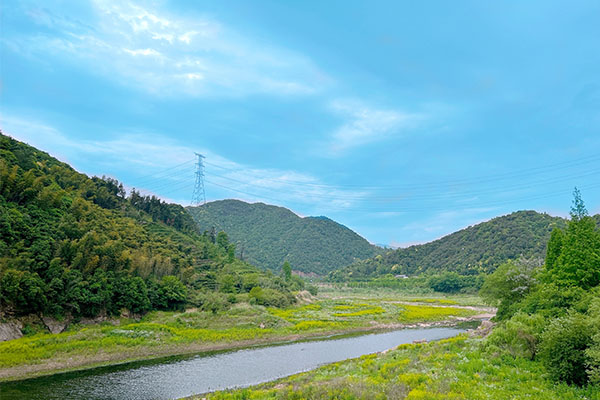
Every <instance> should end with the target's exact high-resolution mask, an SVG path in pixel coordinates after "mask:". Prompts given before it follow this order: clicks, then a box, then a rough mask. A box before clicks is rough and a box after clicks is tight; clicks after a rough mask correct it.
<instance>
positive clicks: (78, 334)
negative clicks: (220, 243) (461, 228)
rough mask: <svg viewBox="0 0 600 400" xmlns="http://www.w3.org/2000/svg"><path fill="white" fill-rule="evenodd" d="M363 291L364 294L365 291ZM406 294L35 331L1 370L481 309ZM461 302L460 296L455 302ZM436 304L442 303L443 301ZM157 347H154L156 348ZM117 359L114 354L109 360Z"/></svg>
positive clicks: (2, 353)
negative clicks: (407, 299) (407, 300)
mask: <svg viewBox="0 0 600 400" xmlns="http://www.w3.org/2000/svg"><path fill="white" fill-rule="evenodd" d="M363 294H364V293H363ZM403 299H404V298H403V297H402V296H396V297H394V296H386V297H385V298H383V299H378V298H377V297H376V296H372V295H369V296H348V297H337V298H332V297H329V296H324V297H322V300H320V301H318V302H316V303H312V304H305V305H300V306H295V307H290V308H287V309H278V308H264V307H262V306H251V305H249V304H247V303H238V304H236V305H235V306H234V307H233V308H232V309H230V310H228V311H227V312H224V313H218V314H212V313H210V312H202V311H195V310H188V312H158V311H156V312H151V313H149V314H147V315H146V316H144V318H143V319H142V320H141V321H137V322H136V321H132V320H128V319H124V318H123V319H121V320H120V321H117V323H116V325H113V324H110V323H104V324H101V325H87V326H82V325H73V326H71V327H70V328H69V331H68V332H64V333H60V334H57V335H52V334H48V333H36V334H33V335H31V336H27V337H24V338H21V339H17V340H11V341H7V342H1V343H0V368H9V367H16V366H23V365H31V364H44V363H47V362H48V361H50V360H52V361H53V362H54V363H57V362H58V363H61V362H63V364H68V363H69V360H70V359H71V358H73V357H75V358H79V359H86V360H87V359H89V360H90V364H93V362H94V359H98V358H99V357H100V356H103V357H104V358H109V359H118V358H119V357H120V355H121V354H122V356H123V359H125V358H132V357H133V358H135V357H140V354H142V355H143V356H144V357H146V355H145V354H153V352H154V351H155V350H156V352H157V353H159V352H160V353H161V354H165V353H170V354H175V353H177V352H178V350H177V349H178V348H180V349H184V351H190V350H189V348H190V346H192V345H193V346H196V347H198V346H204V345H206V346H211V345H216V344H219V345H229V344H231V345H235V344H236V343H241V342H249V341H264V340H271V339H272V340H273V341H276V340H278V339H279V338H285V337H290V336H294V335H298V334H300V335H302V336H306V337H308V336H315V335H319V334H321V333H327V334H330V333H334V332H340V333H342V332H349V331H352V330H358V329H375V328H377V327H378V326H381V327H383V326H388V327H389V326H390V325H393V324H401V323H415V322H431V321H441V320H448V319H452V318H453V317H460V316H467V315H472V314H474V313H476V312H475V311H472V310H466V309H462V308H457V307H441V306H437V307H435V306H431V305H418V304H400V303H399V301H404V300H403ZM453 301H454V300H453ZM436 302H437V301H436ZM153 349H155V350H153ZM108 356H110V357H108Z"/></svg>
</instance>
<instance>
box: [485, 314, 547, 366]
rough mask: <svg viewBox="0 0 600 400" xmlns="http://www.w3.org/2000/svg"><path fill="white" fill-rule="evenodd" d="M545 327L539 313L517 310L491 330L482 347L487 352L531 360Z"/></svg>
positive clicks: (544, 322)
mask: <svg viewBox="0 0 600 400" xmlns="http://www.w3.org/2000/svg"><path fill="white" fill-rule="evenodd" d="M545 327H546V321H545V319H544V317H542V316H541V315H537V314H534V315H527V314H525V313H521V312H519V313H517V314H515V315H514V316H513V317H512V318H511V319H509V320H507V321H505V322H504V323H503V324H501V325H499V326H497V327H496V328H495V329H494V330H493V331H492V333H491V334H490V335H489V336H488V337H487V340H486V341H485V344H484V348H485V349H486V351H488V352H493V353H500V354H509V355H510V356H512V357H515V358H516V357H522V358H527V359H530V360H533V359H534V358H535V356H536V354H537V350H538V344H539V341H540V338H541V335H542V332H543V331H544V328H545Z"/></svg>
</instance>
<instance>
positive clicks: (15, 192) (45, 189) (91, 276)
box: [0, 135, 301, 317]
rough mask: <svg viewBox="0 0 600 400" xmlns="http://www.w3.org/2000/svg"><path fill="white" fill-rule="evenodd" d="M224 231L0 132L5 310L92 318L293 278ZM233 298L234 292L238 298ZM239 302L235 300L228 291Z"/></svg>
mask: <svg viewBox="0 0 600 400" xmlns="http://www.w3.org/2000/svg"><path fill="white" fill-rule="evenodd" d="M234 251H235V248H234V245H233V244H231V243H230V242H229V239H228V237H227V235H226V234H225V233H224V232H221V233H219V234H218V235H208V234H207V235H201V234H199V233H198V232H197V229H196V225H195V223H194V221H193V219H192V218H191V217H190V215H189V214H188V213H187V212H186V211H185V209H184V208H183V207H181V206H179V205H176V204H168V203H165V202H162V201H160V200H159V199H157V198H156V197H147V196H141V195H140V194H139V193H137V192H136V191H132V193H131V195H130V196H129V197H126V193H125V191H124V190H123V186H122V184H120V183H119V182H118V181H116V180H114V179H111V178H97V177H94V178H91V179H90V178H88V177H87V176H86V175H83V174H80V173H78V172H76V171H75V170H73V169H72V168H71V167H70V166H68V165H67V164H64V163H62V162H59V161H58V160H56V159H54V158H52V157H50V156H49V155H48V154H46V153H43V152H41V151H38V150H36V149H34V148H33V147H30V146H28V145H25V144H23V143H20V142H18V141H16V140H14V139H12V138H9V137H7V136H4V135H0V306H1V311H2V314H16V315H22V314H28V313H44V314H51V315H65V314H71V315H73V316H76V317H77V316H87V317H93V316H97V315H99V314H114V313H118V312H120V310H122V309H127V310H129V311H131V312H134V313H143V312H145V311H148V310H150V309H177V308H181V307H183V306H184V305H185V304H187V303H190V302H192V301H193V303H194V305H197V306H201V305H202V304H199V303H200V302H201V301H202V300H204V299H206V298H207V297H206V296H204V297H203V296H202V295H201V294H202V293H205V292H214V291H219V292H226V293H229V294H233V295H235V294H236V293H243V292H249V291H250V290H251V289H252V288H254V287H258V286H261V287H263V288H264V289H265V290H267V289H268V290H272V291H274V292H276V293H278V294H280V295H281V298H283V299H285V301H279V302H278V305H282V304H284V303H285V304H289V303H290V302H291V301H293V297H292V296H289V289H290V287H291V285H292V284H294V285H296V286H301V282H298V281H294V282H286V281H285V280H284V279H282V278H280V277H278V276H275V275H273V274H266V273H264V272H260V271H259V270H258V269H256V268H255V267H253V266H251V265H249V264H247V263H245V262H242V261H240V260H238V259H236V258H235V257H234V256H233V254H234ZM234 297H235V296H234ZM232 301H234V298H232Z"/></svg>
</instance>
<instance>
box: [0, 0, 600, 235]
mask: <svg viewBox="0 0 600 400" xmlns="http://www.w3.org/2000/svg"><path fill="white" fill-rule="evenodd" d="M0 12H1V15H0V18H1V20H0V47H1V48H0V57H1V58H0V83H1V87H0V90H1V92H0V129H2V131H3V132H4V133H5V134H8V135H10V136H12V137H14V138H16V139H19V140H22V141H24V142H27V143H29V144H31V145H33V146H36V147H38V148H40V149H42V150H44V151H46V152H48V153H50V154H51V155H53V156H55V157H57V158H59V159H61V160H63V161H65V162H68V163H70V164H71V165H72V166H73V167H74V168H75V169H77V170H78V171H81V172H84V173H86V174H88V175H98V176H102V175H106V176H110V177H114V178H117V179H118V180H119V181H121V182H123V183H124V185H125V186H126V188H129V189H131V188H136V189H137V190H141V191H142V192H143V193H145V194H155V195H157V196H159V197H161V198H163V199H165V200H166V201H171V202H177V203H180V204H182V205H184V206H187V205H189V204H190V202H191V199H192V193H193V190H194V184H195V181H194V171H195V164H194V162H195V161H194V160H195V155H194V153H195V152H198V153H201V154H203V155H204V156H205V159H204V162H205V163H204V173H205V180H204V186H205V192H206V199H207V200H208V201H212V200H219V199H225V198H236V199H240V200H245V201H249V202H257V201H261V202H264V203H268V204H275V205H280V206H284V207H287V208H289V209H291V210H293V211H294V212H296V213H297V214H298V215H301V216H309V215H313V216H321V215H324V216H328V217H329V218H331V219H334V220H336V221H338V222H340V223H342V224H344V225H346V226H348V227H349V228H351V229H353V230H354V231H356V232H357V233H359V234H360V235H362V236H364V237H365V238H367V239H368V240H369V241H370V242H372V243H377V244H385V245H390V246H407V245H410V244H415V243H423V242H427V241H430V240H433V239H436V238H439V237H441V236H444V235H446V234H449V233H451V232H453V231H456V230H458V229H462V228H464V227H466V226H469V225H473V224H476V223H479V222H481V221H485V220H488V219H490V218H493V217H496V216H499V215H504V214H508V213H511V212H513V211H517V210H537V211H540V212H547V213H549V214H552V215H561V216H566V215H568V212H569V208H570V205H571V199H572V192H573V188H574V187H575V186H577V187H578V188H579V189H580V190H581V193H582V196H583V199H584V201H585V202H586V205H587V208H588V210H589V212H590V213H598V212H600V179H599V178H598V177H599V176H600V175H599V174H598V173H599V172H600V40H599V38H600V24H598V20H599V19H600V2H598V1H575V2H568V3H565V2H563V1H551V0H543V1H526V2H524V1H517V0H514V1H510V0H509V1H502V2H482V1H462V0H457V1H452V2H449V1H442V0H440V1H423V2H414V1H374V2H366V1H354V0H344V1H334V0H331V1H326V2H323V1H303V2H290V1H267V0H259V1H227V2H223V1H210V0H207V1H201V2H189V1H154V2H153V1H143V2H142V1H139V2H138V1H127V0H123V1H108V0H91V1H84V0H81V1H79V0H77V1H75V0H73V1H63V0H44V1H10V2H9V1H4V2H1V3H0Z"/></svg>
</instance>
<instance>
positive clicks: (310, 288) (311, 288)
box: [306, 285, 319, 296]
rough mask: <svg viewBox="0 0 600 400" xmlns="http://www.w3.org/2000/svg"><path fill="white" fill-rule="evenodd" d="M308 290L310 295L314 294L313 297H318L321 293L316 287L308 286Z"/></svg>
mask: <svg viewBox="0 0 600 400" xmlns="http://www.w3.org/2000/svg"><path fill="white" fill-rule="evenodd" d="M306 290H308V293H310V294H312V295H313V296H316V295H317V294H318V292H319V289H318V288H317V287H316V286H315V285H308V286H307V287H306Z"/></svg>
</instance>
